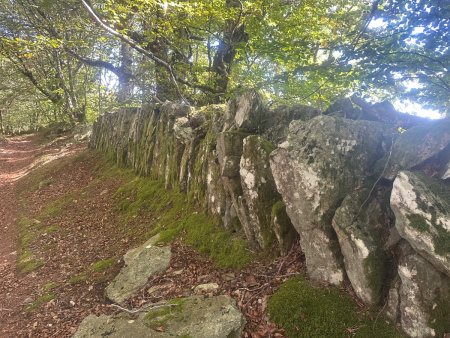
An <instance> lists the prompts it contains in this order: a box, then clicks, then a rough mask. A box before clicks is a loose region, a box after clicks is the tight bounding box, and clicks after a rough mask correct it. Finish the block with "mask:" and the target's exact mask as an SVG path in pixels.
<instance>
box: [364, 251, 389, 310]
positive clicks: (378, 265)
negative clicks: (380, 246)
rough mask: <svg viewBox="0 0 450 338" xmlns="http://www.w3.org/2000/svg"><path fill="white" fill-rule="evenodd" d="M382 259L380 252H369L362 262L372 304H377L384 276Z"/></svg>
mask: <svg viewBox="0 0 450 338" xmlns="http://www.w3.org/2000/svg"><path fill="white" fill-rule="evenodd" d="M384 261H385V260H384V259H383V257H382V254H381V253H380V252H377V251H375V252H371V253H370V254H369V256H367V258H366V259H365V260H364V263H363V264H364V270H365V272H366V276H368V279H369V287H370V289H371V290H372V296H373V301H374V303H375V304H376V303H378V301H379V298H380V295H381V289H382V287H383V280H384V276H385V268H384V264H383V263H384Z"/></svg>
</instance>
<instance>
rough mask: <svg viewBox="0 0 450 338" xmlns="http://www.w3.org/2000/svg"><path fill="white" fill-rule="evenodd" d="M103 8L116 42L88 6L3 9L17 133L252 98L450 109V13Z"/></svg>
mask: <svg viewBox="0 0 450 338" xmlns="http://www.w3.org/2000/svg"><path fill="white" fill-rule="evenodd" d="M91 3H92V9H93V10H94V11H95V12H97V13H98V17H99V18H100V19H101V20H102V21H103V23H104V24H106V25H107V26H109V27H110V30H111V29H112V30H115V31H116V34H115V36H111V35H110V34H109V33H108V32H106V31H105V30H104V29H102V28H101V27H100V26H99V25H98V23H97V24H96V22H94V20H93V18H92V15H89V14H88V12H87V11H86V8H84V7H83V6H82V4H81V3H80V2H76V1H72V0H71V1H65V2H61V1H55V0H51V1H48V0H37V1H35V2H34V5H33V6H28V5H27V4H26V3H23V2H11V1H5V0H3V1H1V2H0V19H1V20H2V23H3V26H4V28H3V30H2V40H1V43H0V56H1V57H3V60H4V62H2V64H6V67H4V69H1V70H0V74H2V79H6V81H4V83H5V85H6V86H5V88H6V89H5V90H0V107H2V108H3V109H6V111H7V114H6V115H7V120H8V121H7V122H6V123H7V125H8V126H10V127H11V126H12V128H13V129H15V130H17V131H19V130H26V129H29V128H36V126H37V125H42V124H48V123H50V122H52V121H53V122H56V121H60V120H68V121H74V120H77V119H88V120H89V121H93V120H94V119H95V117H96V116H98V114H99V113H103V112H106V111H111V110H114V109H117V108H118V107H123V106H130V105H136V104H140V102H142V101H149V100H150V101H154V100H155V99H154V96H157V97H158V98H159V100H162V101H164V100H166V99H169V100H176V99H180V98H181V97H180V96H183V97H185V98H187V99H188V100H189V102H192V103H195V104H197V105H203V104H206V103H218V102H223V101H225V100H226V99H227V98H229V97H230V95H232V94H233V93H235V92H240V91H242V90H243V89H245V88H256V89H260V90H262V91H263V92H264V93H265V96H266V97H267V98H268V99H269V100H270V101H285V102H286V101H287V102H302V103H310V104H314V105H316V106H318V107H319V108H325V106H326V104H328V103H329V102H330V101H331V100H333V99H334V98H336V97H337V96H343V95H346V94H349V93H351V92H357V93H360V94H364V93H365V94H368V95H371V96H379V97H380V98H386V97H393V96H396V97H401V98H412V99H414V100H419V101H421V102H423V103H425V104H428V105H430V106H434V107H438V108H441V109H447V111H448V109H449V107H450V106H449V101H448V94H449V81H450V79H449V76H450V75H449V72H448V71H447V70H448V68H449V62H450V59H449V56H448V54H449V53H447V52H446V51H447V50H448V48H449V41H450V40H449V39H448V35H449V33H448V31H450V29H449V11H448V8H447V6H446V5H445V4H444V3H445V1H444V2H443V1H438V2H429V1H428V2H427V1H416V2H414V3H411V1H406V0H388V1H386V2H383V4H382V5H380V6H375V5H376V4H378V3H380V2H373V4H372V3H371V2H369V1H358V0H338V1H336V0H318V1H316V0H303V1H285V0H275V1H269V0H257V1H225V0H212V1H211V0H208V1H207V0H201V1H195V2H188V1H179V0H177V1H170V2H169V1H166V2H158V1H153V0H140V1H132V0H121V1H117V0H110V1H106V2H100V1H92V2H91ZM11 13H14V16H11ZM374 22H376V23H378V25H370V23H374ZM118 36H120V37H122V40H119V39H118ZM125 39H126V40H127V41H128V43H124V42H123V41H124V40H125ZM130 46H131V47H134V49H133V48H131V47H130ZM142 55H145V57H142ZM155 60H156V61H155ZM158 60H161V61H162V62H161V61H158ZM167 64H170V66H171V71H173V74H170V72H169V71H168V67H167ZM424 65H426V67H424ZM113 74H114V75H113ZM172 75H173V76H172ZM174 78H175V79H177V80H178V82H177V86H178V89H176V88H175V83H174ZM411 84H412V86H411ZM133 89H136V90H134V91H133ZM178 91H179V92H180V93H177V92H178ZM17 93H26V94H27V95H17ZM28 94H30V95H28ZM124 94H126V95H125V97H123V96H124ZM179 94H181V95H179ZM118 99H120V100H119V101H120V102H119V101H118ZM11 102H12V103H11ZM10 104H11V106H9V105H10ZM17 111H18V112H20V114H13V112H14V113H15V112H17Z"/></svg>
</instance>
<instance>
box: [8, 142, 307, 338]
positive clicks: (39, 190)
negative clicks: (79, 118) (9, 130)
mask: <svg viewBox="0 0 450 338" xmlns="http://www.w3.org/2000/svg"><path fill="white" fill-rule="evenodd" d="M102 163H103V165H104V160H102V156H99V154H98V153H95V152H93V151H90V150H87V147H86V144H83V143H72V141H70V139H69V138H68V136H67V137H61V138H59V139H56V140H53V141H52V142H49V141H46V142H44V141H43V139H42V138H41V137H39V136H36V135H31V136H20V137H13V138H9V139H6V140H4V141H1V140H0V337H1V338H15V337H33V338H34V337H58V338H59V337H70V336H71V335H72V334H73V333H74V332H75V331H76V329H77V327H78V325H79V323H80V322H81V321H82V319H83V318H84V317H85V316H87V315H88V314H96V315H100V314H112V313H117V312H118V309H117V307H115V306H114V305H113V304H111V302H110V301H109V300H108V299H106V297H105V295H104V289H105V287H106V285H107V284H108V283H109V282H110V281H111V280H112V279H113V278H114V276H115V275H116V274H117V273H118V271H119V270H120V268H121V267H122V266H123V262H122V260H121V258H122V256H123V255H124V254H125V253H126V252H127V251H128V250H129V249H131V248H133V247H136V246H138V245H139V244H141V243H143V242H144V240H145V238H144V237H143V234H145V233H148V231H149V229H151V227H152V223H153V222H154V221H155V219H154V218H152V217H151V216H150V215H148V216H146V215H145V214H143V215H141V216H140V217H138V218H132V219H130V220H129V222H128V224H127V225H126V226H127V227H132V228H133V231H132V232H128V233H127V232H124V231H121V230H120V229H123V228H121V224H120V222H121V220H122V219H123V218H121V215H120V212H119V210H118V208H117V207H116V206H115V205H114V196H115V193H116V191H117V189H118V188H119V187H120V186H121V184H122V183H123V182H121V179H120V178H118V177H116V176H114V175H105V174H104V173H102V170H101V169H100V168H101V167H102ZM171 245H172V259H171V263H170V267H169V268H168V269H167V271H165V272H163V273H162V274H160V275H158V276H156V277H155V278H152V279H151V280H149V281H148V283H147V285H146V286H145V287H144V288H143V289H142V291H141V292H139V293H138V294H136V295H135V296H134V297H133V298H132V299H130V300H129V301H128V302H127V304H126V306H127V307H128V308H129V309H133V308H138V307H140V306H142V305H143V304H146V303H148V302H152V301H160V300H161V299H171V298H176V297H181V296H187V295H190V294H192V293H193V288H194V287H195V286H196V285H199V284H203V283H217V284H218V285H219V288H218V289H217V290H215V291H213V294H227V295H230V296H232V297H233V298H235V299H236V302H237V304H238V306H239V307H240V309H241V311H242V312H243V313H244V315H245V317H246V321H247V324H246V328H245V332H244V336H245V337H283V336H284V333H283V331H282V330H281V329H279V328H277V327H276V325H275V324H273V323H271V322H270V321H269V320H268V316H267V311H266V307H267V299H268V297H269V296H270V295H271V294H273V292H274V291H275V290H276V289H277V288H278V287H279V285H280V284H281V283H282V282H283V281H285V280H286V279H288V278H289V277H291V276H293V275H296V274H298V273H299V272H303V271H304V267H303V261H304V260H303V258H302V255H301V252H300V250H299V247H298V245H295V247H294V248H293V249H292V250H291V251H290V252H289V253H288V254H287V255H285V256H283V257H279V258H277V259H272V260H271V261H267V260H264V259H255V260H254V261H253V262H252V263H250V265H248V266H246V267H245V268H243V269H239V270H236V269H222V268H218V267H217V266H216V265H215V264H214V263H212V262H211V261H210V260H209V259H208V258H207V257H205V256H204V255H201V254H199V253H198V252H196V251H195V250H194V249H192V248H191V247H189V246H187V245H185V244H184V243H183V241H182V240H181V239H177V240H175V241H174V242H172V244H171ZM149 289H152V290H153V293H152V294H149V293H148V292H147V291H148V290H149ZM155 290H156V293H155Z"/></svg>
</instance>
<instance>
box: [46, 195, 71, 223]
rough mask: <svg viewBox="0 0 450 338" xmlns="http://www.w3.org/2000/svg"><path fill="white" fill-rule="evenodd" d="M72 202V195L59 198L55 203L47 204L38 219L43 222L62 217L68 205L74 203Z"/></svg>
mask: <svg viewBox="0 0 450 338" xmlns="http://www.w3.org/2000/svg"><path fill="white" fill-rule="evenodd" d="M72 200H73V196H72V195H70V194H69V195H64V196H61V197H59V198H58V199H56V200H55V201H53V202H50V203H49V204H47V205H46V206H45V207H44V208H43V209H42V211H41V212H40V213H39V215H38V218H39V219H41V220H45V219H48V218H52V217H56V216H59V215H61V213H62V212H63V211H64V210H65V208H66V207H67V205H68V204H69V203H70V202H72Z"/></svg>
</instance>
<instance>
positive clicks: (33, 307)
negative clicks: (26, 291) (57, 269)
mask: <svg viewBox="0 0 450 338" xmlns="http://www.w3.org/2000/svg"><path fill="white" fill-rule="evenodd" d="M55 297H56V296H55V294H54V293H46V294H43V295H42V296H39V297H38V298H36V299H35V300H34V301H33V302H32V303H30V304H28V305H27V306H26V307H25V311H27V312H31V311H33V310H36V309H37V308H39V307H41V306H42V305H44V304H46V303H48V302H50V301H51V300H53V299H55Z"/></svg>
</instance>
